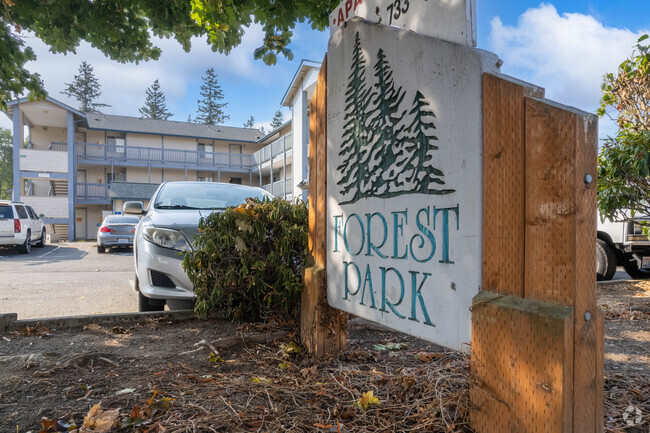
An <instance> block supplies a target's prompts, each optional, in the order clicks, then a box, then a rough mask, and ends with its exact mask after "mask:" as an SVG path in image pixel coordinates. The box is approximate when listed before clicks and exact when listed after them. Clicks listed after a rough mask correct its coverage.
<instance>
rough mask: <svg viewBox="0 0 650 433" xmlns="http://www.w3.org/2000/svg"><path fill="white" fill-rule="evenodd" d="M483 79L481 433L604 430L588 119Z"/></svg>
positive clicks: (475, 399)
mask: <svg viewBox="0 0 650 433" xmlns="http://www.w3.org/2000/svg"><path fill="white" fill-rule="evenodd" d="M541 96H542V95H541V94H540V92H539V90H538V89H537V90H536V89H535V88H531V87H529V86H526V85H523V84H521V83H518V82H515V81H514V80H509V79H505V78H503V77H497V76H494V75H487V74H486V75H484V79H483V112H484V116H483V117H484V126H483V146H484V149H483V151H484V166H483V177H484V191H483V217H484V232H483V257H484V259H483V290H484V291H483V292H481V293H480V294H479V295H478V296H477V297H476V298H475V299H474V306H473V307H472V312H473V314H472V376H473V381H472V383H473V385H472V389H471V399H472V407H473V409H472V413H471V420H472V424H473V427H474V428H475V429H476V430H477V431H478V432H480V433H506V432H512V433H515V432H516V433H528V432H531V433H532V432H540V431H543V432H545V433H555V432H558V433H559V432H575V433H578V432H585V433H587V432H588V433H599V432H602V431H603V414H602V407H603V374H604V373H603V325H602V317H601V315H600V312H599V311H598V309H597V307H596V269H595V261H596V258H595V242H596V227H595V224H596V221H595V219H596V181H595V178H596V148H597V135H596V130H597V121H596V118H595V117H594V116H592V115H588V114H586V113H581V112H577V111H576V110H572V109H568V108H566V107H561V106H559V105H556V104H553V103H550V102H549V101H546V100H542V99H540V97H541Z"/></svg>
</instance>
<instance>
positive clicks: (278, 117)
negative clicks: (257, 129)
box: [271, 110, 284, 131]
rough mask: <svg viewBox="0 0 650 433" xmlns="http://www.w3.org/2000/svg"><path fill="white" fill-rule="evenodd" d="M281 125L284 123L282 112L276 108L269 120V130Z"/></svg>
mask: <svg viewBox="0 0 650 433" xmlns="http://www.w3.org/2000/svg"><path fill="white" fill-rule="evenodd" d="M282 125H284V114H282V111H280V110H278V111H276V112H275V114H274V115H273V120H271V130H273V131H274V130H276V129H278V128H279V127H281V126H282Z"/></svg>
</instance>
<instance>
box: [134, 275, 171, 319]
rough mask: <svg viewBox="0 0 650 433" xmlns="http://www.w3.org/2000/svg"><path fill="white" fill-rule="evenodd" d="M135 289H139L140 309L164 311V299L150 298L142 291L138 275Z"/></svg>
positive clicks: (141, 310)
mask: <svg viewBox="0 0 650 433" xmlns="http://www.w3.org/2000/svg"><path fill="white" fill-rule="evenodd" d="M135 289H136V290H137V291H138V311H139V312H141V313H146V312H148V311H163V310H164V309H165V300H164V299H149V298H147V297H146V296H144V295H143V294H142V292H141V291H140V283H139V282H138V277H137V276H136V277H135Z"/></svg>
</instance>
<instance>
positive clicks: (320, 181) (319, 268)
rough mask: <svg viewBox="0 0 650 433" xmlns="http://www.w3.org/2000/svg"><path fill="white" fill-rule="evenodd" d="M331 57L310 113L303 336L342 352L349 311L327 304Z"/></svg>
mask: <svg viewBox="0 0 650 433" xmlns="http://www.w3.org/2000/svg"><path fill="white" fill-rule="evenodd" d="M326 179H327V56H326V57H325V60H323V65H322V66H321V70H320V73H319V74H318V84H317V85H316V91H315V92H314V96H313V98H312V102H311V106H310V113H309V255H310V258H309V259H310V265H311V266H310V267H309V268H307V269H305V287H304V289H303V292H302V299H301V315H300V335H301V339H302V344H303V346H305V348H306V349H307V350H308V351H309V352H310V353H312V354H314V355H316V356H323V355H326V354H330V353H338V352H340V351H341V350H343V349H344V348H345V346H346V344H347V339H348V327H347V313H344V312H342V311H339V310H336V309H334V308H332V307H330V306H329V305H328V303H327V284H326V277H325V275H326V271H325V269H326V248H327V245H326V223H327V208H326V203H327V184H326Z"/></svg>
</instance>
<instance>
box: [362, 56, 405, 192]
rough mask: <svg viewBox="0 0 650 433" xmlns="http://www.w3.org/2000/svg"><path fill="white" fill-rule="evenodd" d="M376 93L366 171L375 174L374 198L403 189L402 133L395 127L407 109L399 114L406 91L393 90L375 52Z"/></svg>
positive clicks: (383, 62) (386, 68)
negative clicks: (371, 171) (367, 169)
mask: <svg viewBox="0 0 650 433" xmlns="http://www.w3.org/2000/svg"><path fill="white" fill-rule="evenodd" d="M374 69H375V77H376V78H377V82H376V83H375V85H374V87H375V91H374V93H373V95H372V104H373V110H372V112H371V113H370V118H369V127H370V131H372V134H373V137H372V140H371V143H370V146H371V156H370V163H369V166H368V167H369V169H370V170H373V172H374V173H375V174H374V176H373V177H372V179H371V182H372V189H371V194H370V195H373V196H381V195H385V194H387V193H395V192H397V191H398V190H399V189H400V187H403V186H404V181H403V180H400V177H399V176H400V174H401V173H402V169H403V168H404V163H405V162H406V161H405V152H404V146H403V145H402V144H401V143H400V141H399V140H398V139H397V136H398V135H399V134H401V133H402V132H403V130H402V129H400V128H398V129H396V125H397V124H398V123H399V121H400V120H401V119H402V118H403V117H404V115H405V114H406V110H404V111H403V112H401V113H398V110H399V106H400V104H401V103H402V100H403V99H404V96H405V92H404V91H403V90H402V88H401V87H399V88H397V89H396V88H395V82H394V80H393V71H392V70H391V68H390V65H389V63H388V60H387V59H386V55H385V54H384V51H383V50H382V49H380V50H379V51H378V52H377V62H376V63H375V67H374Z"/></svg>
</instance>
